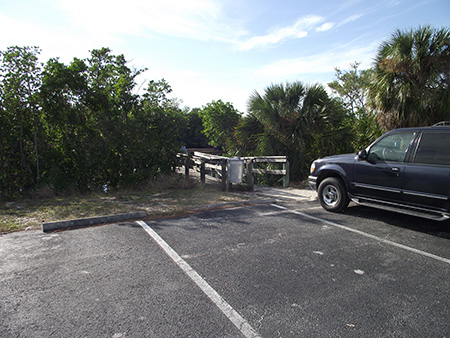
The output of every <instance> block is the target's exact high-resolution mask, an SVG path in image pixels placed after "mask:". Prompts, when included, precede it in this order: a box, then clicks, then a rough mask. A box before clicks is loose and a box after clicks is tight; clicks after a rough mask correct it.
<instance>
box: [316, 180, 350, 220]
mask: <svg viewBox="0 0 450 338" xmlns="http://www.w3.org/2000/svg"><path fill="white" fill-rule="evenodd" d="M318 198H319V202H320V205H321V206H322V208H324V209H325V210H327V211H331V212H341V211H342V210H344V209H345V208H347V206H348V204H349V202H350V199H349V198H348V195H347V189H345V187H344V185H343V184H342V181H341V180H340V179H338V178H335V177H329V178H326V179H324V180H323V181H322V182H321V183H320V185H319V190H318Z"/></svg>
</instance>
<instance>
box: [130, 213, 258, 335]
mask: <svg viewBox="0 0 450 338" xmlns="http://www.w3.org/2000/svg"><path fill="white" fill-rule="evenodd" d="M136 223H137V224H139V225H140V226H141V227H142V228H143V229H144V230H145V231H146V232H147V233H148V234H149V235H150V237H152V238H153V240H154V241H155V242H156V243H158V245H159V246H160V247H161V248H162V249H163V250H164V251H165V252H166V254H167V255H168V256H169V257H170V258H171V259H172V260H173V261H174V262H175V263H176V264H177V265H178V267H179V268H180V269H181V270H183V272H184V273H185V274H186V275H188V276H189V278H191V279H192V281H193V282H194V283H195V284H197V286H198V287H199V288H200V289H201V290H202V291H203V293H205V295H207V296H208V297H209V299H211V301H212V302H213V303H214V304H215V305H216V306H217V307H218V308H219V309H220V311H222V313H223V314H224V315H225V316H226V317H227V318H228V319H229V320H230V321H231V322H232V323H233V324H234V326H236V327H237V328H238V330H239V331H241V333H242V334H243V335H244V337H246V338H259V337H260V335H259V334H258V332H256V331H255V329H253V328H252V327H251V325H250V324H249V323H248V322H247V321H246V320H245V319H244V318H243V317H242V316H241V315H240V314H239V313H238V312H237V311H236V310H234V309H233V308H232V307H231V305H230V304H228V303H227V302H226V301H225V299H223V298H222V296H220V295H219V294H218V293H217V292H216V291H215V290H214V289H213V288H212V287H211V286H210V285H209V284H208V283H207V282H206V281H205V280H204V279H203V278H202V277H201V276H200V275H199V274H198V273H197V272H196V271H195V270H194V269H192V267H191V266H190V265H189V264H188V263H187V262H186V261H185V260H184V259H183V258H181V257H180V255H178V254H177V253H176V251H175V250H173V249H172V248H171V247H170V246H169V244H167V243H166V242H165V241H164V240H163V239H162V238H161V237H160V236H159V235H158V234H157V233H156V232H155V231H154V230H153V229H152V228H151V227H150V226H149V225H148V224H147V223H145V222H143V221H137V222H136Z"/></svg>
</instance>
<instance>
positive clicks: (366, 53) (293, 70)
mask: <svg viewBox="0 0 450 338" xmlns="http://www.w3.org/2000/svg"><path fill="white" fill-rule="evenodd" d="M378 45H379V43H378V42H376V43H372V44H370V45H367V46H364V47H354V48H350V49H347V48H346V47H345V46H343V48H341V49H339V50H337V49H334V50H329V51H328V52H326V53H321V54H318V55H309V56H304V57H299V58H292V59H282V60H278V61H276V62H274V63H271V64H268V65H265V66H263V67H260V68H258V69H254V70H253V71H252V74H253V76H254V77H256V78H258V79H262V80H264V81H266V82H270V81H271V82H274V81H285V80H287V79H292V78H298V77H299V76H300V75H305V74H320V73H329V72H331V73H332V72H334V68H336V67H339V68H341V69H347V68H348V67H349V65H350V63H353V62H355V61H357V62H361V69H364V68H369V67H371V66H372V60H373V57H374V55H375V52H376V50H377V47H378Z"/></svg>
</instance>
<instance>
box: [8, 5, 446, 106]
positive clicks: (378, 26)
mask: <svg viewBox="0 0 450 338" xmlns="http://www.w3.org/2000/svg"><path fill="white" fill-rule="evenodd" d="M425 25H431V26H433V27H435V28H442V27H446V28H450V1H449V0H315V1H312V0H310V1H304V0H278V1H274V0H159V1H158V0H126V1H123V0H121V1H118V0H76V1H75V0H1V1H0V31H1V34H0V50H2V51H3V50H6V49H7V48H8V47H10V46H38V47H40V48H41V50H42V51H41V54H40V60H41V61H42V62H46V61H48V60H49V59H50V58H53V57H59V58H60V61H61V62H63V63H65V64H70V62H71V61H72V60H73V58H74V57H77V58H87V57H89V55H90V51H91V50H93V49H99V48H102V47H108V48H110V49H111V50H112V54H114V55H119V54H123V55H124V56H125V58H126V60H127V61H128V62H129V67H134V68H138V69H141V68H148V70H147V71H146V72H145V73H143V74H141V75H140V76H139V77H138V79H137V82H138V86H137V87H141V88H145V87H146V83H147V82H148V81H150V80H159V79H162V78H164V79H165V80H166V81H167V82H168V83H169V84H170V85H171V87H172V90H173V92H172V93H171V97H172V98H177V99H178V100H181V102H182V103H181V106H182V107H184V106H185V107H189V108H201V107H203V106H205V105H206V104H208V103H210V102H212V101H217V100H222V101H224V102H230V103H232V104H233V106H234V107H235V108H236V109H238V110H239V111H241V112H246V111H247V102H248V99H249V97H250V95H251V94H252V93H253V92H254V91H255V90H256V91H258V92H259V93H263V91H264V89H265V88H266V87H268V86H269V85H271V84H279V83H286V82H293V81H301V82H303V83H304V84H306V85H310V84H314V83H321V84H324V85H325V86H326V84H327V83H328V82H331V81H333V80H335V68H336V67H339V68H340V69H342V70H346V69H349V67H350V64H351V63H354V62H359V63H360V66H359V68H360V69H367V68H369V67H372V66H373V59H374V58H375V55H376V53H377V50H378V48H379V46H380V44H381V43H382V42H383V41H386V40H388V39H389V38H390V37H391V35H392V34H393V33H394V32H395V31H396V30H397V29H400V30H403V31H409V30H411V29H414V28H418V27H420V26H425Z"/></svg>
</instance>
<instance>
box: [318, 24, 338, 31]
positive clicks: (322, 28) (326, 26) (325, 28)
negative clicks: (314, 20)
mask: <svg viewBox="0 0 450 338" xmlns="http://www.w3.org/2000/svg"><path fill="white" fill-rule="evenodd" d="M334 26H335V25H334V22H325V23H324V24H322V25H320V26H319V27H317V28H316V32H326V31H329V30H330V29H332V28H333V27H334Z"/></svg>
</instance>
